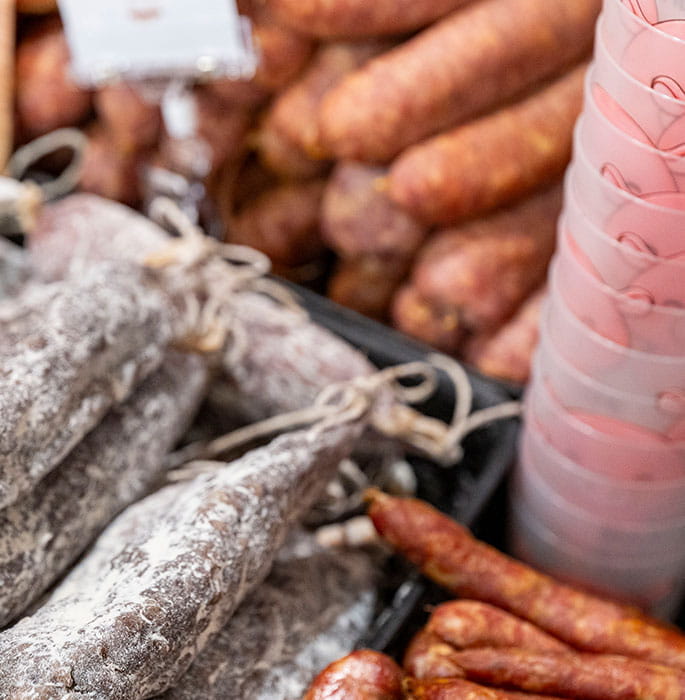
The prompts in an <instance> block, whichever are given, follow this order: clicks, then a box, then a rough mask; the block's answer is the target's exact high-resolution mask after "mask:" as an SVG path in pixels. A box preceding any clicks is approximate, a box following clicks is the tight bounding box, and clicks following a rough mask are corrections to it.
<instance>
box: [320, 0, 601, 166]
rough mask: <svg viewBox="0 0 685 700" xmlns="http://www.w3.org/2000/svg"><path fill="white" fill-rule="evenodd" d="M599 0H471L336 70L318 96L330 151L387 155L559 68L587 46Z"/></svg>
mask: <svg viewBox="0 0 685 700" xmlns="http://www.w3.org/2000/svg"><path fill="white" fill-rule="evenodd" d="M600 6H601V2H600V0H577V1H576V2H567V1H566V0H545V1H544V2H543V1H542V0H480V1H479V2H475V3H473V4H471V5H467V6H466V7H465V8H463V9H461V10H459V11H457V12H454V13H452V14H451V15H449V16H448V17H446V18H445V19H443V20H441V21H440V22H437V23H436V24H434V25H432V26H431V27H429V28H428V29H425V30H423V31H422V32H421V33H420V34H418V35H417V36H415V37H414V38H412V39H410V40H408V41H406V42H405V43H403V44H402V45H400V46H398V47H397V48H395V49H393V50H391V51H389V52H387V53H386V54H384V55H382V56H379V57H378V58H376V59H374V60H372V61H370V62H369V63H368V64H367V65H366V66H364V67H363V68H362V69H361V70H359V71H356V72H355V73H353V74H351V75H350V76H348V77H347V78H345V79H344V80H343V81H342V82H341V83H340V84H339V85H338V86H337V87H336V88H335V89H333V90H332V91H331V92H330V93H329V94H328V95H327V96H326V97H325V99H324V101H323V103H322V105H321V112H320V126H321V131H322V141H323V144H324V146H325V147H326V148H327V150H330V151H331V152H332V153H333V154H334V155H335V156H336V157H337V158H351V159H357V160H365V161H380V162H386V161H388V160H390V159H391V158H393V157H395V156H396V155H397V154H399V153H400V151H402V150H403V149H404V148H406V147H407V146H410V145H412V144H414V143H417V142H419V141H421V140H423V139H425V138H427V137H428V136H431V135H433V134H436V133H438V132H440V131H442V130H444V129H446V128H449V127H452V126H456V125H457V124H459V123H462V122H464V121H466V120H467V119H470V118H473V117H474V116H476V115H477V114H481V113H483V112H485V111H486V110H489V109H492V108H494V107H496V106H498V105H501V104H504V103H505V102H506V101H507V100H509V99H511V98H513V97H514V96H516V95H517V94H520V93H521V92H523V91H524V90H527V89H530V88H531V87H533V86H534V85H535V84H537V83H538V82H539V81H541V80H544V79H546V78H550V77H552V76H553V75H555V74H559V73H561V72H562V71H564V70H565V69H567V68H569V67H570V66H572V65H573V64H574V63H576V62H578V61H580V60H581V59H582V58H583V57H584V56H585V55H586V54H587V53H588V52H589V50H590V48H591V46H592V40H593V31H594V26H595V20H596V18H597V15H598V13H599V9H600Z"/></svg>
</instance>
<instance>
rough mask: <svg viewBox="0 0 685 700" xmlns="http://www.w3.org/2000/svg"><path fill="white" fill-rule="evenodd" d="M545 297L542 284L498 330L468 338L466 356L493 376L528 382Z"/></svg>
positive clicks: (520, 382) (463, 350) (469, 360)
mask: <svg viewBox="0 0 685 700" xmlns="http://www.w3.org/2000/svg"><path fill="white" fill-rule="evenodd" d="M545 297H546V288H545V287H543V288H542V289H540V290H538V291H536V292H533V293H532V294H531V295H530V296H529V297H528V299H526V300H525V301H524V302H523V303H522V304H521V306H520V307H519V308H518V310H517V311H516V313H515V314H514V315H513V316H512V317H511V318H510V319H509V320H508V321H505V322H504V323H503V324H502V325H501V326H500V327H499V328H498V329H497V330H495V331H490V332H485V333H483V334H481V335H476V336H474V337H472V338H469V339H468V341H467V342H466V343H465V344H464V347H463V349H462V352H463V357H464V360H465V361H466V362H469V363H470V364H472V365H473V366H474V367H476V368H477V369H479V370H480V371H481V372H483V373H484V374H487V375H489V376H491V377H496V378H498V379H504V380H507V381H510V382H516V383H519V384H525V383H526V382H527V381H528V379H529V377H530V369H531V362H532V358H533V352H534V350H535V348H536V347H537V344H538V340H539V337H540V334H539V325H540V312H541V310H542V303H543V301H544V299H545Z"/></svg>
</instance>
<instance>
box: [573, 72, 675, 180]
mask: <svg viewBox="0 0 685 700" xmlns="http://www.w3.org/2000/svg"><path fill="white" fill-rule="evenodd" d="M580 123H581V130H582V135H581V140H582V142H583V143H584V144H585V150H586V154H587V156H588V158H589V159H590V161H591V162H592V164H593V165H594V166H595V167H596V168H597V169H598V170H600V172H601V171H604V170H606V169H609V168H612V169H615V170H616V171H617V172H619V173H620V174H621V176H622V177H623V178H625V180H626V181H627V182H629V183H631V187H632V188H634V189H635V190H636V191H638V192H674V191H678V190H681V191H682V190H685V158H683V153H682V152H681V151H683V152H685V151H684V150H683V149H684V146H685V144H682V143H681V144H679V145H680V148H679V149H676V150H675V151H673V152H671V151H662V150H659V149H658V148H657V147H656V145H655V144H654V143H653V142H652V141H651V139H650V138H649V136H648V135H647V134H646V133H645V131H644V130H643V129H642V127H641V126H640V125H639V124H638V123H637V122H636V121H635V120H634V119H633V118H632V117H631V116H630V114H628V112H627V111H626V110H624V109H623V107H621V105H620V104H619V103H618V102H616V100H614V99H613V98H612V97H611V95H610V94H609V93H608V92H607V91H606V90H605V89H604V88H602V87H601V85H599V84H598V83H597V81H596V79H595V72H594V68H593V67H591V68H590V69H589V70H588V72H587V73H586V76H585V99H584V102H583V115H582V118H581V122H580Z"/></svg>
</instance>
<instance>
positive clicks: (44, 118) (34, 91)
mask: <svg viewBox="0 0 685 700" xmlns="http://www.w3.org/2000/svg"><path fill="white" fill-rule="evenodd" d="M68 66H69V48H68V46H67V41H66V38H65V36H64V31H63V30H62V25H61V23H60V22H59V20H58V19H56V18H52V17H50V18H47V19H42V20H40V22H39V23H38V24H37V25H36V26H35V27H32V28H31V31H30V32H27V34H25V35H24V36H23V37H22V39H21V41H20V42H19V44H18V46H17V56H16V76H15V85H16V88H15V90H16V107H17V119H18V122H19V127H20V129H21V131H22V135H23V136H24V137H26V138H32V137H35V136H40V135H42V134H46V133H47V132H49V131H52V130H54V129H58V128H59V127H63V126H75V125H77V124H80V123H81V122H82V121H83V120H84V119H85V118H86V117H87V116H88V114H89V112H90V109H91V95H90V93H89V92H87V91H85V90H82V89H81V88H79V87H78V86H77V85H76V84H75V83H74V82H73V80H72V79H71V78H70V76H69V68H68Z"/></svg>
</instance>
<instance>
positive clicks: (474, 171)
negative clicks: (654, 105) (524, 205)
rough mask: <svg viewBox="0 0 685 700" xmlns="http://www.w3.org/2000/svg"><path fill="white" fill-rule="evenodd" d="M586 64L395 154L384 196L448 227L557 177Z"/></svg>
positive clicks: (422, 218)
mask: <svg viewBox="0 0 685 700" xmlns="http://www.w3.org/2000/svg"><path fill="white" fill-rule="evenodd" d="M585 69H586V65H585V64H583V65H582V66H579V67H577V68H574V69H573V70H572V71H570V72H569V73H568V74H567V75H565V76H564V77H562V78H560V79H559V80H557V81H555V82H554V83H552V84H551V85H548V86H546V87H544V88H543V89H541V90H539V91H536V92H535V93H534V94H532V95H530V96H529V97H527V98H526V99H524V100H522V101H520V102H517V103H515V104H513V105H509V106H507V107H504V108H503V109H500V110H499V111H497V112H494V113H492V114H489V115H486V116H484V117H481V118H480V119H476V120H474V121H472V122H469V123H468V124H464V125H462V126H459V127H457V128H456V129H453V130H450V131H447V132H444V133H442V134H439V135H438V136H435V137H433V138H431V139H428V140H427V141H425V142H423V143H419V144H417V145H416V146H412V147H410V148H408V149H407V150H406V151H405V152H404V153H402V154H400V155H399V156H398V158H397V159H396V160H395V162H394V163H393V164H392V167H391V168H390V172H389V175H388V196H389V197H390V199H392V200H393V201H394V202H395V203H396V204H397V205H398V206H400V207H401V208H402V209H404V210H405V211H407V212H408V213H410V214H411V215H412V216H414V217H416V218H417V219H418V220H420V221H423V222H424V223H427V224H453V223H456V222H458V221H461V220H464V219H467V218H470V217H474V216H478V215H480V214H483V213H485V212H488V211H492V210H493V209H495V208H496V207H499V206H502V205H505V204H509V203H512V202H515V201H517V200H519V199H521V198H522V197H523V196H525V195H527V194H529V193H531V192H533V191H535V190H536V189H538V188H540V187H542V186H544V185H545V184H546V183H548V182H552V181H553V180H555V179H557V178H558V177H559V176H560V175H561V174H562V173H563V172H564V170H565V168H566V166H567V165H568V162H569V160H570V158H571V148H572V141H573V126H574V124H575V122H576V118H577V117H578V115H579V114H580V111H581V108H582V103H583V78H584V76H585Z"/></svg>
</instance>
